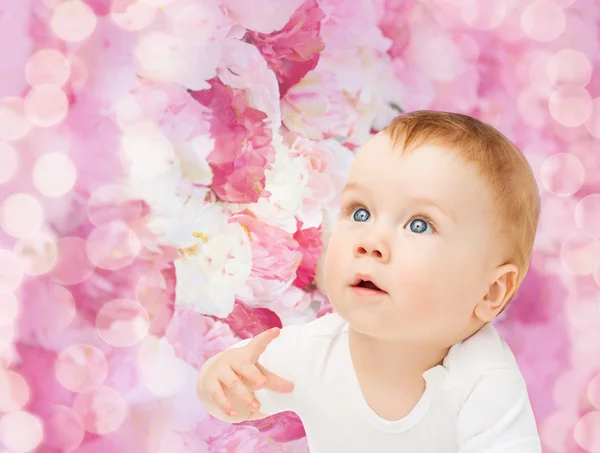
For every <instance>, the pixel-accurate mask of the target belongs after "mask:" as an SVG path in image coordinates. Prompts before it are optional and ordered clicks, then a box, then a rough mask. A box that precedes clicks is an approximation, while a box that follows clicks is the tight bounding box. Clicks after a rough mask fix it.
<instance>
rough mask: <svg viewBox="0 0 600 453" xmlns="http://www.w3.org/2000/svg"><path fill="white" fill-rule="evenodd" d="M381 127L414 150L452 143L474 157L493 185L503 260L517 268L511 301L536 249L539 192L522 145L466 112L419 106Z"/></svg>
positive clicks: (471, 160) (464, 155) (462, 154)
mask: <svg viewBox="0 0 600 453" xmlns="http://www.w3.org/2000/svg"><path fill="white" fill-rule="evenodd" d="M381 133H383V134H385V135H387V136H388V137H390V139H391V140H392V143H393V146H394V147H396V146H401V147H402V152H410V151H411V150H414V149H415V148H417V147H419V146H421V145H423V144H432V145H438V146H443V147H447V148H450V149H451V150H452V151H454V152H456V153H457V154H458V156H460V157H461V158H462V159H463V160H464V161H465V162H467V163H474V164H475V165H476V166H477V168H478V169H479V171H480V173H481V175H482V176H483V178H484V180H485V181H486V182H487V183H488V185H489V187H490V188H491V189H492V195H493V196H494V199H495V203H496V205H495V208H496V212H497V216H498V228H499V229H498V233H499V234H500V237H501V238H503V239H505V241H504V242H505V244H503V246H504V250H505V253H506V256H505V257H504V258H505V261H504V264H505V263H512V264H514V265H515V266H516V267H517V269H518V275H517V281H516V285H515V288H514V289H513V291H512V293H511V295H510V296H509V299H508V301H507V303H506V304H505V307H506V305H508V302H510V300H511V299H512V298H513V297H514V294H515V293H516V291H517V290H518V288H519V287H520V286H521V283H522V281H523V279H524V278H525V275H526V274H527V271H528V270H529V265H530V263H531V255H532V253H533V243H534V241H535V235H536V230H537V226H538V220H539V216H540V197H539V191H538V186H537V183H536V180H535V177H534V175H533V171H532V170H531V167H530V166H529V163H528V162H527V159H526V158H525V156H524V155H523V153H521V151H519V149H518V148H517V147H516V146H515V145H514V144H513V143H511V141H510V140H508V138H506V137H505V136H504V135H503V134H502V133H500V132H499V131H498V130H497V129H495V128H493V127H492V126H490V125H488V124H486V123H484V122H482V121H479V120H477V119H475V118H472V117H470V116H467V115H462V114H459V113H450V112H438V111H431V110H419V111H415V112H411V113H406V114H402V115H400V116H398V117H396V118H395V119H394V120H393V121H392V122H391V123H390V124H389V125H388V126H386V127H385V128H384V129H382V131H381Z"/></svg>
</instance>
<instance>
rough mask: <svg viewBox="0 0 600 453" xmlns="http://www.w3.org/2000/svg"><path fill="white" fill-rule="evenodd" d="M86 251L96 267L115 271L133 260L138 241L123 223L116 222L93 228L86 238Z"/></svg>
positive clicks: (136, 251)
mask: <svg viewBox="0 0 600 453" xmlns="http://www.w3.org/2000/svg"><path fill="white" fill-rule="evenodd" d="M86 250H87V254H88V258H89V259H90V261H91V262H92V263H94V264H95V265H96V266H97V267H99V268H101V269H108V270H112V271H115V270H118V269H122V268H124V267H126V266H128V265H130V264H131V263H132V262H133V261H134V260H135V258H136V256H137V254H138V253H139V251H140V241H139V239H138V237H137V235H136V234H135V232H134V231H133V230H132V229H131V228H129V227H128V226H127V224H126V223H125V222H122V221H120V220H117V221H114V222H110V223H105V224H103V225H100V226H99V227H97V228H95V229H94V230H93V231H92V232H91V233H90V235H89V236H88V240H87V244H86Z"/></svg>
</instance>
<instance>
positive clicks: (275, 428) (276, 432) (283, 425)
mask: <svg viewBox="0 0 600 453" xmlns="http://www.w3.org/2000/svg"><path fill="white" fill-rule="evenodd" d="M243 424H244V425H248V426H253V427H255V428H257V429H258V430H259V431H261V432H262V433H265V434H267V435H268V436H269V437H270V438H271V439H273V440H274V441H276V442H290V441H293V440H298V439H302V438H303V437H305V436H306V432H305V431H304V425H303V424H302V421H301V420H300V418H299V417H298V416H297V415H296V414H295V413H293V412H282V413H280V414H276V415H273V416H271V417H267V418H263V419H262V420H256V421H252V422H245V423H243Z"/></svg>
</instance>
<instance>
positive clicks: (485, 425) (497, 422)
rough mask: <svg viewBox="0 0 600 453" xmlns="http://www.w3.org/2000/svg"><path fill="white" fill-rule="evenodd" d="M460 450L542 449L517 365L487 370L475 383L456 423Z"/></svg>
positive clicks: (535, 452) (536, 452) (524, 452)
mask: <svg viewBox="0 0 600 453" xmlns="http://www.w3.org/2000/svg"><path fill="white" fill-rule="evenodd" d="M457 439H458V444H459V453H541V451H542V447H541V443H540V439H539V435H538V432H537V427H536V423H535V418H534V415H533V411H532V409H531V405H530V403H529V397H528V394H527V388H526V385H525V381H524V380H523V377H522V375H521V373H520V371H519V369H518V368H516V367H514V368H512V367H511V368H502V369H495V370H489V371H487V372H486V373H485V374H484V375H482V376H481V377H480V379H479V380H478V381H477V382H476V383H475V384H474V386H473V387H472V390H471V392H470V394H469V395H468V396H467V398H466V400H465V402H464V403H463V405H462V407H461V409H460V412H459V415H458V424H457Z"/></svg>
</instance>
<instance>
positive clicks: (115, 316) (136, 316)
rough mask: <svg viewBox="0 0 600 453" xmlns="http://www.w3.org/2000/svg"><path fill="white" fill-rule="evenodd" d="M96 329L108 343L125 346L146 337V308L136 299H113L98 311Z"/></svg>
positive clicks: (148, 323)
mask: <svg viewBox="0 0 600 453" xmlns="http://www.w3.org/2000/svg"><path fill="white" fill-rule="evenodd" d="M96 329H97V331H98V334H99V335H100V337H101V338H102V339H103V340H104V341H106V342H107V343H108V344H109V345H111V346H115V347H121V348H127V347H131V346H135V345H137V344H138V343H140V342H141V341H143V340H144V338H146V336H147V335H148V331H149V330H150V320H149V317H148V313H147V312H146V309H145V308H144V307H142V306H141V305H140V304H139V303H137V302H136V301H134V300H129V299H115V300H112V301H110V302H107V303H106V304H104V305H103V306H102V308H101V309H100V311H99V312H98V315H97V317H96Z"/></svg>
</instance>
